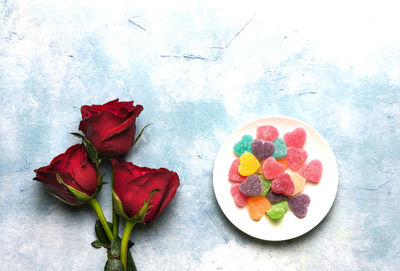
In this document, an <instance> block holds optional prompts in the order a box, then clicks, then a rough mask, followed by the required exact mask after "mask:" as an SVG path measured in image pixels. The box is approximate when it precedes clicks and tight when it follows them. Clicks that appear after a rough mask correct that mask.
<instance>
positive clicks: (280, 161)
mask: <svg viewBox="0 0 400 271" xmlns="http://www.w3.org/2000/svg"><path fill="white" fill-rule="evenodd" d="M276 161H277V162H278V163H279V164H282V165H283V167H284V168H285V170H287V169H288V168H289V166H288V164H287V162H286V160H285V158H280V159H276Z"/></svg>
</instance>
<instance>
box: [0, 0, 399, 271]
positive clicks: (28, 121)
mask: <svg viewBox="0 0 400 271" xmlns="http://www.w3.org/2000/svg"><path fill="white" fill-rule="evenodd" d="M142 2H146V3H141V4H139V3H137V1H118V2H115V1H114V2H113V1H94V0H92V1H89V0H88V1H50V0H38V1H28V0H18V1H10V0H8V1H7V0H0V98H1V99H0V108H1V114H0V127H1V129H0V153H1V155H0V255H1V257H0V269H1V270H102V269H103V266H104V262H105V253H104V250H96V249H94V248H92V247H91V246H90V242H91V241H93V240H94V238H95V237H94V230H93V223H94V220H95V214H94V212H93V211H92V210H91V209H90V207H89V206H83V207H80V208H71V207H68V206H66V205H65V204H63V203H61V202H59V201H57V200H56V199H54V198H52V197H51V196H49V195H48V194H47V193H46V192H45V189H44V187H43V186H42V185H41V184H38V183H36V182H33V181H32V178H33V177H34V173H33V170H34V169H35V168H38V167H40V166H44V165H47V164H48V163H49V162H50V161H51V159H52V158H53V157H54V156H56V155H58V154H59V153H62V152H64V151H65V150H66V149H67V147H69V146H70V145H72V144H74V143H77V142H78V140H77V139H76V138H74V137H73V136H71V135H69V132H74V131H77V127H78V124H79V121H80V112H79V108H80V106H81V105H83V104H93V103H104V102H107V101H109V100H111V99H114V98H116V97H119V98H120V99H122V100H132V99H133V100H134V101H135V103H140V104H142V105H143V106H144V111H143V112H142V114H141V115H140V117H139V118H138V121H137V125H138V127H139V128H141V127H143V126H144V125H145V124H147V123H153V125H152V126H151V127H150V128H149V129H148V130H146V132H145V134H144V136H143V138H142V139H141V140H140V143H138V145H137V146H136V147H135V148H134V150H133V151H132V152H130V153H129V155H128V156H127V157H126V159H127V160H129V161H132V162H134V163H136V164H138V165H142V166H148V167H167V168H169V169H171V170H174V171H176V172H178V173H179V175H180V177H181V186H180V189H179V191H178V193H177V195H176V197H175V199H174V200H173V202H172V203H171V205H170V206H169V207H168V208H167V209H166V210H165V212H164V213H163V214H162V215H161V216H160V217H159V219H158V220H157V221H156V222H155V223H154V224H153V225H152V226H150V227H148V228H141V227H137V228H136V229H135V230H134V233H133V236H132V240H133V241H134V242H135V246H134V249H133V256H134V258H135V259H136V263H137V266H138V269H139V270H245V269H246V268H247V270H265V269H268V270H397V269H398V266H399V265H400V258H399V257H398V255H399V253H400V249H399V247H400V238H399V234H398V229H399V228H400V215H399V213H400V204H398V202H397V200H399V196H400V189H399V181H400V177H399V176H400V162H399V158H400V155H399V151H400V130H399V127H400V65H399V63H400V36H399V34H398V25H400V17H399V16H398V8H397V7H396V4H395V3H396V1H392V2H386V1H377V2H379V4H378V3H370V2H368V1H360V2H357V1H351V3H349V2H350V1H343V2H341V1H334V2H332V3H331V4H326V3H325V4H321V3H319V1H315V2H311V3H308V2H303V1H301V3H289V2H287V1H274V2H278V3H273V4H264V5H260V3H258V2H257V1H246V3H245V4H243V5H242V6H239V5H234V4H233V3H231V1H217V2H216V1H189V2H191V4H188V3H179V2H177V1H166V3H165V4H162V3H161V1H160V2H154V1H142ZM262 2H264V1H262ZM297 2H300V1H297ZM266 115H286V116H290V117H294V118H297V119H300V120H302V121H305V122H307V123H308V124H310V125H311V126H313V127H314V128H316V129H317V130H318V131H319V132H320V133H321V134H322V135H323V136H324V137H325V138H326V139H327V141H328V142H329V144H330V146H331V148H332V149H333V151H334V153H335V155H336V159H337V163H338V167H339V190H338V194H337V198H336V201H335V204H334V205H333V208H332V210H331V212H330V213H329V215H328V216H327V217H326V218H325V220H324V221H323V222H322V223H321V224H320V225H319V226H318V227H317V228H315V229H314V230H312V231H311V232H309V233H308V234H306V235H305V236H303V237H300V238H297V239H294V240H291V241H286V242H279V243H270V242H262V241H258V240H255V239H253V238H251V237H249V236H247V235H245V234H243V233H241V232H240V231H239V230H237V229H236V228H234V227H233V226H232V225H231V224H230V223H229V221H228V220H227V219H226V218H225V217H224V215H223V214H222V212H221V210H220V209H219V207H218V205H217V203H216V201H215V197H214V194H213V189H212V165H213V160H214V158H215V155H216V152H217V150H218V148H219V146H220V145H221V144H222V143H223V141H224V140H225V138H226V137H227V136H228V135H229V134H230V133H231V132H232V131H233V130H234V129H236V128H237V127H238V126H240V125H242V124H244V123H245V122H247V121H248V120H251V119H254V118H259V117H263V116H266ZM107 176H108V178H109V177H110V174H107ZM99 201H100V202H101V204H102V207H103V209H104V211H105V213H106V216H107V217H108V218H110V214H111V202H110V189H109V187H104V189H103V191H102V192H101V194H100V196H99Z"/></svg>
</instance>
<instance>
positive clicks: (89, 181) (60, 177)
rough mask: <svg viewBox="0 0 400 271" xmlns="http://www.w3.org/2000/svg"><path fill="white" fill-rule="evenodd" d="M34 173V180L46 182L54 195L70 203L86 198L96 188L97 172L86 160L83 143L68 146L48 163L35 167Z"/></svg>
mask: <svg viewBox="0 0 400 271" xmlns="http://www.w3.org/2000/svg"><path fill="white" fill-rule="evenodd" d="M35 173H36V177H35V178H34V180H36V181H40V182H43V183H45V184H47V185H48V186H49V187H50V188H51V189H52V190H53V192H54V193H55V194H54V196H56V197H57V198H59V199H61V200H63V201H65V202H66V203H69V204H71V205H79V204H81V203H82V202H84V201H86V200H88V199H89V198H90V197H92V196H93V195H94V194H95V192H96V189H97V172H96V169H95V167H94V166H93V165H92V164H91V163H90V162H89V161H88V160H87V155H86V150H85V148H84V146H83V144H76V145H74V146H72V147H70V148H69V149H68V150H67V151H66V152H65V153H63V154H60V155H58V156H57V157H55V158H54V159H53V160H52V161H51V163H50V165H48V166H45V167H41V168H38V169H35Z"/></svg>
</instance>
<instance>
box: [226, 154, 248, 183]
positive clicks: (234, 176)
mask: <svg viewBox="0 0 400 271" xmlns="http://www.w3.org/2000/svg"><path fill="white" fill-rule="evenodd" d="M239 166H240V159H239V158H238V159H235V160H233V162H232V165H231V168H230V169H229V174H228V178H229V180H230V181H232V182H237V183H241V182H244V181H245V180H246V176H242V175H240V174H239V171H238V168H239Z"/></svg>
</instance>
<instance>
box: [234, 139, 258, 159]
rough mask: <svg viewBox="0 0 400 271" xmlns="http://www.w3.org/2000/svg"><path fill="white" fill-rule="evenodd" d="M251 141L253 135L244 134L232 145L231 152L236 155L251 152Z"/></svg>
mask: <svg viewBox="0 0 400 271" xmlns="http://www.w3.org/2000/svg"><path fill="white" fill-rule="evenodd" d="M252 143H253V137H252V136H251V135H244V136H242V139H241V140H240V141H239V142H237V143H236V144H235V146H233V152H234V153H236V155H238V156H241V155H242V154H243V153H245V152H250V153H251V144H252Z"/></svg>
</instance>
